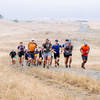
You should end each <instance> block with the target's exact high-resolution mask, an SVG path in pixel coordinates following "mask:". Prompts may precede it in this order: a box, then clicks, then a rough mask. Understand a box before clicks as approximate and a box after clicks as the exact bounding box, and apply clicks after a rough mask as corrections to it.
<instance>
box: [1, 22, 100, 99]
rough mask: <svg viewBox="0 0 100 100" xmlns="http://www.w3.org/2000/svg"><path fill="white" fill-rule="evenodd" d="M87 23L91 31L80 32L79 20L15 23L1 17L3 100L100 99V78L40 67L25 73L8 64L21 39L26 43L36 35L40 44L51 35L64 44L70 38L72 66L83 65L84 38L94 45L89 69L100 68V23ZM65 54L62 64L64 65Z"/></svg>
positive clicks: (52, 39) (51, 37) (29, 69)
mask: <svg viewBox="0 0 100 100" xmlns="http://www.w3.org/2000/svg"><path fill="white" fill-rule="evenodd" d="M87 24H88V25H89V26H90V29H91V30H89V32H88V34H84V33H80V32H79V29H80V25H81V24H80V23H65V24H56V23H45V24H43V23H36V22H35V23H34V22H32V23H27V22H19V23H17V24H16V23H14V22H10V21H7V20H0V29H1V30H0V100H100V96H99V95H100V82H99V80H95V79H90V78H88V77H87V76H79V75H76V74H72V73H70V72H69V73H68V72H67V73H63V72H61V73H60V72H54V71H53V72H52V71H49V70H43V69H39V68H38V69H37V68H28V70H26V71H24V72H23V71H19V70H16V69H13V68H12V66H9V62H10V61H9V58H8V52H9V51H10V50H11V49H14V48H16V46H17V45H18V44H19V42H20V41H23V42H24V43H25V45H26V46H27V44H28V42H29V41H30V39H31V38H33V37H34V38H36V39H37V40H38V44H39V45H41V43H43V41H44V39H45V38H50V39H51V41H52V42H53V43H54V40H55V39H59V41H60V42H61V43H63V42H64V40H65V39H66V38H70V39H71V40H72V41H73V44H74V45H75V47H74V51H73V65H75V66H73V67H80V64H81V57H80V52H79V49H80V46H81V44H82V41H83V40H86V41H88V42H89V44H90V46H91V52H90V55H89V62H88V66H87V68H89V69H96V70H100V68H99V66H100V53H99V52H100V51H99V50H100V47H99V44H100V35H99V33H100V30H99V27H100V24H99V23H92V22H91V23H87ZM23 34H24V35H23ZM91 34H92V35H91ZM44 37H45V38H44ZM78 39H79V40H78ZM5 40H6V41H5ZM62 56H63V55H61V62H60V63H61V64H62V66H64V62H63V60H64V58H63V57H62Z"/></svg>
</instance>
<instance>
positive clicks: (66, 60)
mask: <svg viewBox="0 0 100 100" xmlns="http://www.w3.org/2000/svg"><path fill="white" fill-rule="evenodd" d="M65 66H66V68H68V58H67V57H66V58H65Z"/></svg>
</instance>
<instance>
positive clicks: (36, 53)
mask: <svg viewBox="0 0 100 100" xmlns="http://www.w3.org/2000/svg"><path fill="white" fill-rule="evenodd" d="M34 54H35V57H34V65H35V66H38V65H39V50H38V49H37V48H36V49H35V52H34Z"/></svg>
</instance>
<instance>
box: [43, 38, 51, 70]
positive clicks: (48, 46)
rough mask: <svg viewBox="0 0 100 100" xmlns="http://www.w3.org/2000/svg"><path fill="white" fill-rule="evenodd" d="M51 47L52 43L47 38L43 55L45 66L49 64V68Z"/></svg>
mask: <svg viewBox="0 0 100 100" xmlns="http://www.w3.org/2000/svg"><path fill="white" fill-rule="evenodd" d="M51 48H52V45H51V43H50V42H49V39H46V41H45V43H44V44H43V56H44V64H43V67H44V68H45V65H46V64H47V68H49V66H50V64H51Z"/></svg>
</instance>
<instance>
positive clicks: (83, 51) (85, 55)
mask: <svg viewBox="0 0 100 100" xmlns="http://www.w3.org/2000/svg"><path fill="white" fill-rule="evenodd" d="M89 51H90V47H89V46H88V44H87V43H84V45H83V46H82V47H81V49H80V52H81V54H82V60H83V62H82V65H81V68H83V69H85V64H86V63H87V60H88V54H89Z"/></svg>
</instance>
